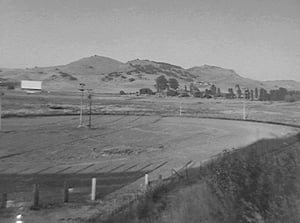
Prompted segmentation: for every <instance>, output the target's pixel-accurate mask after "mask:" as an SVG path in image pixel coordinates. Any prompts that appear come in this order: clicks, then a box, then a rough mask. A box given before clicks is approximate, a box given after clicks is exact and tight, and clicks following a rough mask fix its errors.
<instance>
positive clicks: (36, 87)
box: [21, 80, 42, 93]
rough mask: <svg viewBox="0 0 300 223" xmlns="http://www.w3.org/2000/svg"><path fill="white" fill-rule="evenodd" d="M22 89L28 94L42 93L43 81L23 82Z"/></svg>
mask: <svg viewBox="0 0 300 223" xmlns="http://www.w3.org/2000/svg"><path fill="white" fill-rule="evenodd" d="M21 89H22V90H24V91H25V92H26V93H39V92H41V91H42V81H28V80H22V81H21Z"/></svg>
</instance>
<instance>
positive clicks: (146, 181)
mask: <svg viewBox="0 0 300 223" xmlns="http://www.w3.org/2000/svg"><path fill="white" fill-rule="evenodd" d="M148 184H149V176H148V174H147V173H146V174H145V189H146V190H147V189H148Z"/></svg>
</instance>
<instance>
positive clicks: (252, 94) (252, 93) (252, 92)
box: [250, 89, 254, 101]
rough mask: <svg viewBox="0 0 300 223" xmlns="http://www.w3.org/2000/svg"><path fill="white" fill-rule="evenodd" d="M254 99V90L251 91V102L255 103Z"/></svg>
mask: <svg viewBox="0 0 300 223" xmlns="http://www.w3.org/2000/svg"><path fill="white" fill-rule="evenodd" d="M253 97H254V91H253V89H251V90H250V99H251V101H253Z"/></svg>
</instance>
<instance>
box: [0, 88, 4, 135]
mask: <svg viewBox="0 0 300 223" xmlns="http://www.w3.org/2000/svg"><path fill="white" fill-rule="evenodd" d="M2 94H3V93H2V92H1V91H0V131H1V130H2Z"/></svg>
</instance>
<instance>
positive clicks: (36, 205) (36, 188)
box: [32, 184, 39, 208]
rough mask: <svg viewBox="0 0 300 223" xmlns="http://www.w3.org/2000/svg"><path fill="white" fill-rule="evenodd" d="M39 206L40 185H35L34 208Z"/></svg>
mask: <svg viewBox="0 0 300 223" xmlns="http://www.w3.org/2000/svg"><path fill="white" fill-rule="evenodd" d="M38 206H39V185H38V184H34V185H33V206H32V207H33V208H38Z"/></svg>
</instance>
